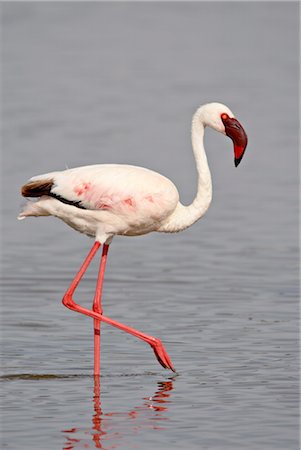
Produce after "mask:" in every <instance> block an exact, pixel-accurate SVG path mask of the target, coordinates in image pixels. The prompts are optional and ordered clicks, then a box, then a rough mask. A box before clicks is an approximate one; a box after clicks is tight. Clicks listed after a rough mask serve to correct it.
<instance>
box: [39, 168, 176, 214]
mask: <svg viewBox="0 0 301 450" xmlns="http://www.w3.org/2000/svg"><path fill="white" fill-rule="evenodd" d="M31 180H32V181H38V180H51V181H52V185H51V189H50V190H49V193H48V195H50V196H52V197H55V198H57V199H58V200H60V201H62V202H63V203H66V204H71V205H74V206H77V207H79V208H83V209H89V210H110V211H113V212H117V211H118V212H122V211H128V210H131V209H132V208H136V209H139V210H140V211H141V213H142V212H143V211H144V210H145V211H144V212H145V213H146V212H147V211H149V212H151V211H152V214H153V213H155V210H157V213H159V212H160V214H163V215H167V214H169V213H170V212H172V211H173V210H174V208H175V206H176V204H177V202H178V199H179V196H178V191H177V189H176V187H175V186H174V184H173V183H172V182H171V181H170V180H169V179H167V178H165V177H163V176H162V175H160V174H158V173H156V172H153V171H151V170H148V169H144V168H141V167H137V166H128V165H117V164H101V165H94V166H86V167H78V168H75V169H68V170H65V171H62V172H53V173H49V174H44V175H40V176H38V177H34V178H32V179H31ZM46 195H47V194H46Z"/></svg>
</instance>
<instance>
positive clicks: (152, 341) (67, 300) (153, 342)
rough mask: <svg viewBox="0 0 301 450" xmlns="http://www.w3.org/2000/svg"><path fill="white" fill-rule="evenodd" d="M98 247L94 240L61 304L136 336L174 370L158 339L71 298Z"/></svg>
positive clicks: (167, 366)
mask: <svg viewBox="0 0 301 450" xmlns="http://www.w3.org/2000/svg"><path fill="white" fill-rule="evenodd" d="M99 247H100V243H99V242H95V243H94V245H93V247H92V249H91V250H90V252H89V254H88V256H87V258H86V259H85V261H84V263H83V265H82V266H81V268H80V269H79V272H78V273H77V275H76V276H75V278H74V280H73V281H72V283H71V285H70V286H69V288H68V290H67V291H66V293H65V295H64V297H63V304H64V305H65V306H66V307H67V308H69V309H71V310H73V311H77V312H79V313H81V314H84V315H86V316H89V317H92V319H96V320H97V321H102V322H105V323H108V324H109V325H112V326H113V327H116V328H119V329H120V330H123V331H125V332H126V333H129V334H132V335H133V336H136V337H137V338H139V339H141V340H143V341H145V342H147V343H148V344H149V345H150V346H151V347H152V349H153V350H154V353H155V355H156V358H157V359H158V361H159V363H160V364H161V365H162V366H163V367H164V368H166V369H171V370H173V371H175V370H174V368H173V365H172V362H171V360H170V358H169V356H168V354H167V352H166V350H165V348H164V346H163V344H162V342H161V341H160V340H159V339H157V338H154V337H153V336H150V335H147V334H145V333H142V332H141V331H138V330H135V329H134V328H131V327H128V326H127V325H124V324H122V323H120V322H117V321H116V320H112V319H110V318H109V317H106V316H104V315H102V314H101V313H99V312H94V311H90V310H89V309H87V308H83V307H82V306H80V305H78V304H77V303H75V301H74V300H73V297H72V295H73V293H74V291H75V289H76V288H77V286H78V284H79V282H80V280H81V279H82V277H83V275H84V273H85V272H86V270H87V268H88V266H89V264H90V263H91V261H92V259H93V257H94V256H95V254H96V252H97V250H98V249H99Z"/></svg>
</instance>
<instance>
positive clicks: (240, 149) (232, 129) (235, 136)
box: [221, 114, 248, 167]
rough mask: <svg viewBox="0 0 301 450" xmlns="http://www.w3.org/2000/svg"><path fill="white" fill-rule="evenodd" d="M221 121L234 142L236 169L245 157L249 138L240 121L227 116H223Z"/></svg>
mask: <svg viewBox="0 0 301 450" xmlns="http://www.w3.org/2000/svg"><path fill="white" fill-rule="evenodd" d="M221 119H222V121H223V124H224V125H225V132H226V135H227V136H229V138H230V139H232V141H233V144H234V164H235V167H237V166H238V164H239V163H240V161H241V160H242V157H243V156H244V153H245V150H246V147H247V144H248V136H247V134H246V132H245V130H244V129H243V127H242V125H241V124H240V123H239V122H238V120H236V119H234V118H232V119H231V117H229V116H227V114H222V115H221Z"/></svg>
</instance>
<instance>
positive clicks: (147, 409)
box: [62, 376, 176, 450]
mask: <svg viewBox="0 0 301 450" xmlns="http://www.w3.org/2000/svg"><path fill="white" fill-rule="evenodd" d="M175 377H176V376H174V377H171V378H169V379H168V380H167V381H161V382H158V389H157V390H156V392H155V393H154V395H153V396H151V397H144V398H143V400H144V401H143V403H142V404H141V405H139V406H136V407H134V408H133V409H132V410H130V411H127V412H108V413H104V412H103V411H102V409H101V400H100V377H99V376H95V377H94V397H93V403H94V414H93V417H92V428H91V429H82V428H70V429H69V430H63V431H62V432H63V433H64V434H66V443H65V445H64V447H63V450H72V449H79V448H102V449H106V450H109V449H115V448H118V447H120V446H121V445H122V440H123V437H125V436H128V435H129V434H137V433H139V432H140V431H142V430H145V429H146V428H148V429H153V430H162V429H164V426H162V425H161V422H162V421H166V420H168V418H167V417H166V415H165V413H166V411H167V410H168V403H169V402H170V398H169V397H170V395H171V391H172V390H173V382H174V380H175ZM87 436H90V438H91V441H92V442H90V438H89V439H88V438H87Z"/></svg>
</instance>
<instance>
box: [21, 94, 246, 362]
mask: <svg viewBox="0 0 301 450" xmlns="http://www.w3.org/2000/svg"><path fill="white" fill-rule="evenodd" d="M207 125H208V126H211V127H212V128H214V129H215V130H216V131H219V132H221V133H223V134H227V135H228V136H229V137H230V138H231V139H232V140H233V142H234V151H235V165H238V163H239V162H240V160H241V158H242V156H243V154H244V151H245V148H246V145H247V137H246V134H245V132H244V130H243V128H242V126H241V125H240V124H239V122H238V121H237V120H236V119H234V116H233V113H232V112H231V111H230V110H229V108H227V107H226V106H225V105H222V104H220V103H211V104H207V105H204V106H202V107H200V108H199V109H198V110H197V112H196V113H195V115H194V118H193V122H192V144H193V151H194V156H195V160H196V166H197V171H198V190H197V195H196V197H195V199H194V201H193V202H192V204H191V205H189V206H184V205H182V204H181V203H180V201H179V194H178V191H177V188H176V187H175V185H174V184H173V183H172V182H171V181H170V180H169V179H168V178H166V177H164V176H162V175H160V174H159V173H156V172H153V171H151V170H148V169H145V168H142V167H137V166H129V165H118V164H100V165H92V166H85V167H78V168H74V169H68V170H64V171H61V172H51V173H47V174H43V175H39V176H36V177H33V178H31V179H30V180H29V182H28V183H27V184H25V185H24V186H23V188H22V195H23V196H25V197H38V200H37V201H36V202H28V203H27V205H26V206H25V208H24V210H23V211H22V212H21V214H20V215H19V219H23V218H25V217H28V216H48V215H52V216H56V217H58V218H60V219H62V220H63V221H64V222H66V223H67V224H68V225H70V226H71V227H72V228H74V229H75V230H77V231H79V232H81V233H84V234H86V235H88V236H91V237H94V238H95V244H94V246H93V248H92V250H91V252H90V253H89V255H88V258H87V260H86V262H85V263H84V265H83V266H82V268H81V270H80V272H79V273H78V275H77V277H75V279H74V281H73V283H72V284H71V286H70V288H69V289H68V291H67V293H66V295H65V297H64V304H65V305H66V306H68V307H69V308H71V309H74V310H76V311H78V312H82V313H83V314H86V315H89V316H91V317H93V318H94V323H95V325H98V329H99V321H104V322H107V323H110V324H111V325H114V326H117V327H118V328H121V329H123V330H124V331H128V332H130V333H131V334H134V335H135V336H137V337H139V338H141V339H143V340H145V341H146V342H148V343H149V344H150V345H151V346H152V347H153V349H154V351H155V353H156V356H157V358H158V360H159V362H160V363H161V364H162V365H163V366H164V367H169V368H171V369H173V367H172V364H171V362H170V359H169V357H168V355H167V353H166V351H165V349H164V347H163V345H162V343H161V342H160V341H159V340H156V339H154V338H152V337H151V336H147V335H144V334H143V333H140V332H137V330H134V329H131V328H129V327H126V326H124V325H122V324H120V323H118V322H115V321H113V320H111V319H108V318H106V317H105V316H103V315H102V310H101V307H100V297H101V289H102V281H103V275H104V268H105V261H106V256H107V251H108V246H109V244H110V243H111V241H112V238H113V237H114V236H115V235H124V236H136V235H142V234H146V233H150V232H152V231H158V232H177V231H181V230H183V229H185V228H187V227H189V226H190V225H192V224H193V223H194V222H196V221H197V220H198V219H199V218H200V217H202V216H203V215H204V214H205V212H206V211H207V209H208V207H209V205H210V202H211V196H212V188H211V176H210V171H209V167H208V164H207V158H206V154H205V150H204V146H203V135H204V129H205V127H206V126H207ZM101 244H103V245H104V250H103V257H102V264H101V269H100V274H99V279H98V291H96V295H95V299H94V305H93V311H90V310H87V309H85V308H82V307H80V306H79V305H77V304H75V302H74V300H73V298H72V294H73V292H74V290H75V288H76V287H77V284H78V283H79V281H80V279H81V277H82V276H83V274H84V272H85V270H86V268H87V267H88V264H89V263H90V261H91V260H92V258H93V256H94V254H95V253H96V251H97V249H98V248H99V246H100V245H101ZM97 334H99V333H96V335H97Z"/></svg>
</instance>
